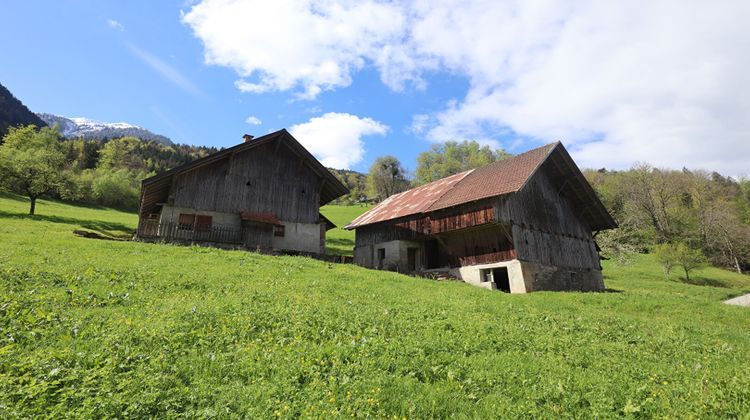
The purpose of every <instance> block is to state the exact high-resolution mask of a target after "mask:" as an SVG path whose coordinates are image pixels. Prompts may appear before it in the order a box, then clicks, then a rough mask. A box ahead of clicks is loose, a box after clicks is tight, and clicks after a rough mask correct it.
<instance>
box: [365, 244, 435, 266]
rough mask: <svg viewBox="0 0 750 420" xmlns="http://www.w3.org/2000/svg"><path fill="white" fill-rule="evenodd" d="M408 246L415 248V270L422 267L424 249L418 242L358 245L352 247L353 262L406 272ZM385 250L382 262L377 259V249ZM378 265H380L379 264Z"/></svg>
mask: <svg viewBox="0 0 750 420" xmlns="http://www.w3.org/2000/svg"><path fill="white" fill-rule="evenodd" d="M409 248H416V251H415V252H416V255H415V265H416V267H415V271H420V270H423V269H424V249H423V246H422V244H421V243H420V242H415V241H388V242H381V243H378V244H375V245H367V246H360V247H356V248H355V249H354V263H355V264H357V265H360V266H362V267H368V268H380V269H383V270H390V271H398V272H401V273H403V272H408V271H411V270H410V269H409ZM380 249H382V250H384V251H385V258H384V259H383V260H382V262H381V261H380V260H379V259H378V250H380ZM379 265H380V266H379Z"/></svg>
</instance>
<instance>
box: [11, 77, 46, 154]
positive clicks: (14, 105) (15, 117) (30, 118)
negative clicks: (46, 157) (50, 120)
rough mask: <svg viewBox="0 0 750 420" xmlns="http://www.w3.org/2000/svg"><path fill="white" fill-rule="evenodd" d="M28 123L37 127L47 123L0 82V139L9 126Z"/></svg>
mask: <svg viewBox="0 0 750 420" xmlns="http://www.w3.org/2000/svg"><path fill="white" fill-rule="evenodd" d="M28 124H34V125H36V126H37V127H43V126H45V125H47V124H46V123H45V122H44V121H42V120H41V118H39V117H38V116H37V115H36V114H34V113H33V112H31V111H30V110H29V108H27V107H26V105H24V104H23V103H22V102H21V101H20V100H18V99H17V98H16V97H15V96H13V94H12V93H11V92H10V91H9V90H8V89H7V88H6V87H5V86H3V85H2V84H0V141H2V138H3V136H4V135H6V134H7V133H8V129H9V128H10V127H16V126H19V125H28Z"/></svg>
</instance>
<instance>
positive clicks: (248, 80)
mask: <svg viewBox="0 0 750 420" xmlns="http://www.w3.org/2000/svg"><path fill="white" fill-rule="evenodd" d="M182 20H183V22H184V23H186V24H187V25H188V26H190V28H192V30H193V32H194V33H195V36H197V37H198V38H200V39H201V41H203V44H204V46H205V61H206V63H208V64H215V65H222V66H228V67H231V68H233V69H234V70H235V71H236V72H237V73H238V74H239V75H240V76H241V77H242V79H240V80H238V81H237V87H238V88H239V89H240V90H242V91H245V92H251V93H262V92H268V91H276V90H290V89H295V90H296V91H297V93H298V95H299V96H300V97H302V98H314V97H315V96H317V95H318V94H319V93H320V92H322V91H324V90H331V89H334V88H337V87H343V86H348V85H349V84H350V83H351V75H352V73H353V72H355V71H357V70H359V69H361V68H362V67H363V66H364V64H365V59H366V58H367V57H369V56H373V55H374V54H376V52H377V51H378V50H379V47H380V46H381V45H382V44H384V43H386V42H389V40H390V38H391V37H392V36H394V35H398V34H400V33H401V32H402V26H403V23H404V19H403V17H402V15H401V13H400V10H399V9H398V8H397V7H396V6H395V5H390V4H385V3H381V2H378V1H374V0H363V1H358V2H340V3H339V2H330V1H324V2H317V1H264V0H250V1H242V0H208V1H203V2H201V3H200V4H197V5H196V6H194V7H192V8H191V9H190V10H189V11H188V12H187V13H185V14H183V16H182Z"/></svg>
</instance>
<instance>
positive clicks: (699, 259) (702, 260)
mask: <svg viewBox="0 0 750 420" xmlns="http://www.w3.org/2000/svg"><path fill="white" fill-rule="evenodd" d="M674 253H675V260H676V262H677V265H679V266H680V267H682V269H683V270H684V271H685V280H687V281H688V282H689V281H690V272H691V271H693V270H695V269H697V268H701V267H703V266H705V265H706V257H705V256H704V255H703V253H702V252H701V251H700V250H699V249H692V248H690V247H688V246H687V245H685V244H684V243H679V244H677V247H676V248H675V250H674Z"/></svg>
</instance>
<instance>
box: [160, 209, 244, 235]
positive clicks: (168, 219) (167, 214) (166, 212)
mask: <svg viewBox="0 0 750 420" xmlns="http://www.w3.org/2000/svg"><path fill="white" fill-rule="evenodd" d="M180 213H186V214H200V215H205V216H211V223H212V224H213V225H220V226H222V227H226V228H229V229H236V230H239V229H240V228H241V224H242V221H241V220H240V215H239V213H220V212H218V211H208V210H196V209H189V208H185V207H173V206H164V208H163V209H162V211H161V220H160V223H177V222H178V221H179V219H180Z"/></svg>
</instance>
